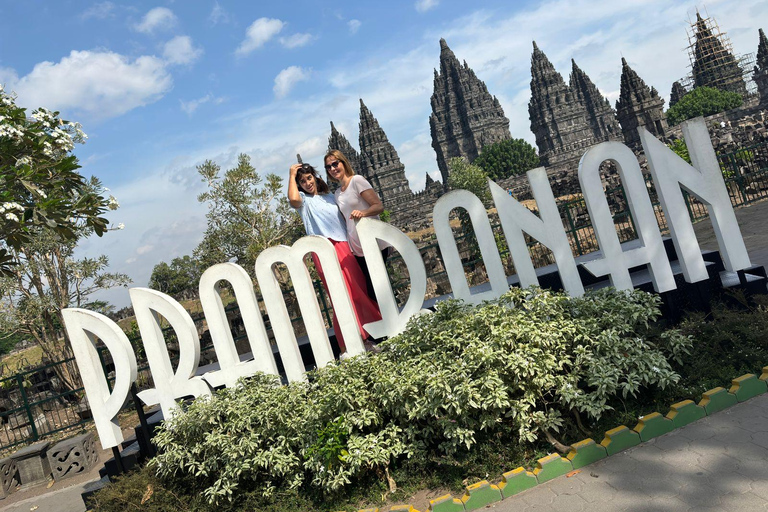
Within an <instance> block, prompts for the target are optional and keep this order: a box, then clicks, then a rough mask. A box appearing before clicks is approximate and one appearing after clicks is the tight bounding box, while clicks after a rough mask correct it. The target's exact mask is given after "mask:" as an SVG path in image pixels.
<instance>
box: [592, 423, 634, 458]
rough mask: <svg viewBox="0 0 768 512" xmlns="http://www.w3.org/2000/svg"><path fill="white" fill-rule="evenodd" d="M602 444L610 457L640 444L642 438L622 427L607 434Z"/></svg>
mask: <svg viewBox="0 0 768 512" xmlns="http://www.w3.org/2000/svg"><path fill="white" fill-rule="evenodd" d="M600 444H601V445H602V446H603V448H605V452H606V453H607V454H608V455H613V454H614V453H619V452H620V451H623V450H626V449H627V448H631V447H633V446H637V445H638V444H640V436H639V435H638V434H637V432H635V431H633V430H629V429H628V428H627V427H625V426H624V425H621V426H619V427H616V428H613V429H611V430H609V431H608V432H606V433H605V438H604V439H603V440H602V441H601V442H600Z"/></svg>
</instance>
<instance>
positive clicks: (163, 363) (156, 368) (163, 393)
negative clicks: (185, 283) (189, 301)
mask: <svg viewBox="0 0 768 512" xmlns="http://www.w3.org/2000/svg"><path fill="white" fill-rule="evenodd" d="M128 292H129V293H130V295H131V303H132V304H133V311H134V313H135V315H136V323H138V324H139V330H140V331H141V340H142V342H143V343H144V351H145V352H146V353H147V361H148V362H149V368H150V370H151V371H152V380H153V381H154V383H155V387H154V389H146V390H144V391H142V392H141V393H139V398H141V399H142V400H143V401H144V403H145V404H147V405H154V404H160V407H161V408H162V410H163V416H164V417H165V419H170V418H171V417H172V416H173V412H174V411H175V410H176V408H177V407H178V405H177V404H176V399H177V398H182V397H185V396H195V397H197V396H201V395H210V394H211V390H210V388H209V387H208V384H207V383H206V382H205V381H204V380H203V379H201V378H200V377H195V376H194V375H195V372H196V371H197V366H198V364H199V363H200V339H199V338H198V337H197V329H195V323H194V322H193V321H192V318H191V317H190V316H189V313H187V312H186V311H185V310H184V308H183V307H182V306H181V304H179V303H178V302H176V301H175V300H174V299H173V298H172V297H169V296H168V295H166V294H164V293H160V292H158V291H155V290H152V289H149V288H131V289H130V290H129V291H128ZM158 315H162V316H163V318H165V320H166V321H167V322H168V323H169V324H170V326H171V327H172V328H173V330H174V331H175V332H176V337H177V339H178V342H179V364H178V367H177V369H176V372H175V373H174V371H173V366H171V358H170V356H169V355H168V347H167V346H166V344H165V338H164V337H163V331H162V328H161V326H160V317H159V316H158Z"/></svg>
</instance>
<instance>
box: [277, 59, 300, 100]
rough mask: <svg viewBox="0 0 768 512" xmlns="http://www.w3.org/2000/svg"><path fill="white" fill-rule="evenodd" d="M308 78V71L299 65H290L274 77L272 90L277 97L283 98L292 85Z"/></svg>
mask: <svg viewBox="0 0 768 512" xmlns="http://www.w3.org/2000/svg"><path fill="white" fill-rule="evenodd" d="M308 78H309V71H308V70H305V69H302V68H300V67H299V66H290V67H287V68H285V69H284V70H282V71H281V72H280V73H278V74H277V76H276V77H275V86H274V87H273V88H272V90H273V91H274V93H275V97H276V98H277V99H280V98H284V97H285V96H287V95H288V93H289V92H291V89H293V86H294V85H296V84H297V83H299V82H302V81H304V80H307V79H308Z"/></svg>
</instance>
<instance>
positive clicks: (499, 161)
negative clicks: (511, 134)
mask: <svg viewBox="0 0 768 512" xmlns="http://www.w3.org/2000/svg"><path fill="white" fill-rule="evenodd" d="M472 163H473V164H475V165H477V166H478V167H481V168H482V169H483V170H484V171H485V172H486V173H487V174H488V176H489V177H490V178H491V179H492V180H501V179H504V178H509V177H510V176H516V175H518V174H523V173H524V172H526V171H529V170H531V169H533V168H534V167H537V166H538V165H539V157H538V155H536V150H535V149H534V147H533V146H531V145H530V144H528V143H527V142H526V141H524V140H523V139H504V140H502V141H499V142H495V143H493V144H489V145H487V146H483V148H482V149H481V150H480V155H479V156H478V157H477V158H475V160H474V161H473V162H472Z"/></svg>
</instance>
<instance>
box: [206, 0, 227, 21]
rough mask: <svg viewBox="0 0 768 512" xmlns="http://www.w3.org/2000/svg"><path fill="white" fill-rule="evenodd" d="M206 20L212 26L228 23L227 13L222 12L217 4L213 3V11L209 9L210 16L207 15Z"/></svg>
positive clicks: (221, 8)
mask: <svg viewBox="0 0 768 512" xmlns="http://www.w3.org/2000/svg"><path fill="white" fill-rule="evenodd" d="M208 20H209V21H210V22H211V23H213V24H214V25H217V24H219V23H229V21H230V18H229V13H228V12H227V11H225V10H224V8H223V7H222V6H221V5H220V4H219V2H214V4H213V9H211V14H209V15H208Z"/></svg>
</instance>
